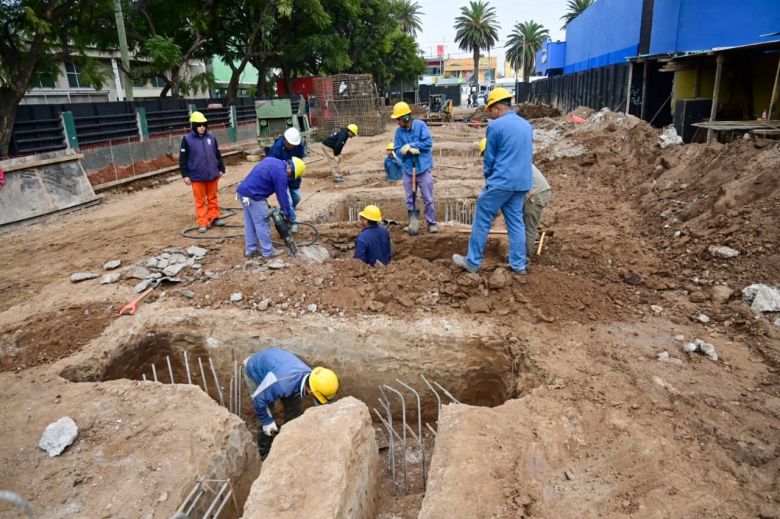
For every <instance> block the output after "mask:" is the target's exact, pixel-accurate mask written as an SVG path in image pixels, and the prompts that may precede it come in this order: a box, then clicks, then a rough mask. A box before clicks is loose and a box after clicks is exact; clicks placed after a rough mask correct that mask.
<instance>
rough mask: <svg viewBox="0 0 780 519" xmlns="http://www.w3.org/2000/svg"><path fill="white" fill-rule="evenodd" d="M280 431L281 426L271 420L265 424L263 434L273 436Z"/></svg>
mask: <svg viewBox="0 0 780 519" xmlns="http://www.w3.org/2000/svg"><path fill="white" fill-rule="evenodd" d="M278 432H279V426H277V425H276V422H271V423H270V424H268V425H264V426H263V434H265V435H266V436H273V435H274V434H276V433H278Z"/></svg>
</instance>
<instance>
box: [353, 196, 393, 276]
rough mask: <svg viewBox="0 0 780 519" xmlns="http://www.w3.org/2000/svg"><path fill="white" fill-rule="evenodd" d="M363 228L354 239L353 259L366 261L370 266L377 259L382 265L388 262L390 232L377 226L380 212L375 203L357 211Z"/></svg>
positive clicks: (380, 217) (390, 252)
mask: <svg viewBox="0 0 780 519" xmlns="http://www.w3.org/2000/svg"><path fill="white" fill-rule="evenodd" d="M358 216H360V224H361V225H362V226H363V230H362V231H360V234H359V235H358V237H357V239H356V240H355V256H354V258H355V259H359V260H360V261H362V262H364V263H368V264H369V265H371V266H372V267H373V266H374V265H375V264H376V262H377V261H379V262H380V263H382V264H383V265H387V264H388V263H390V257H391V256H392V250H391V248H390V233H389V232H388V231H387V229H385V228H384V227H380V226H379V222H381V221H382V212H381V211H380V210H379V208H378V207H377V206H375V205H367V206H366V207H364V208H363V210H362V211H360V212H359V213H358Z"/></svg>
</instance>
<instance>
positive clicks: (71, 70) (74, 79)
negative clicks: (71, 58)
mask: <svg viewBox="0 0 780 519" xmlns="http://www.w3.org/2000/svg"><path fill="white" fill-rule="evenodd" d="M65 73H66V74H67V75H68V85H70V87H71V88H82V87H83V85H82V84H81V77H80V76H81V72H80V71H79V68H78V67H77V66H76V65H75V64H73V63H65Z"/></svg>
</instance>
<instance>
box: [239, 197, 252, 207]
mask: <svg viewBox="0 0 780 519" xmlns="http://www.w3.org/2000/svg"><path fill="white" fill-rule="evenodd" d="M250 203H251V202H250V200H249V197H248V196H242V197H241V204H243V206H244V207H249V204H250Z"/></svg>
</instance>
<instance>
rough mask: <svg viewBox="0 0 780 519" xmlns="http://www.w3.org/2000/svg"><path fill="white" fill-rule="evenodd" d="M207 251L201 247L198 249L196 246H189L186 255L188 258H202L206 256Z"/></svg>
mask: <svg viewBox="0 0 780 519" xmlns="http://www.w3.org/2000/svg"><path fill="white" fill-rule="evenodd" d="M208 252H209V251H208V249H204V248H203V247H198V246H196V245H190V246H189V247H187V254H189V255H190V256H195V257H196V258H203V257H204V256H206V254H208Z"/></svg>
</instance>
